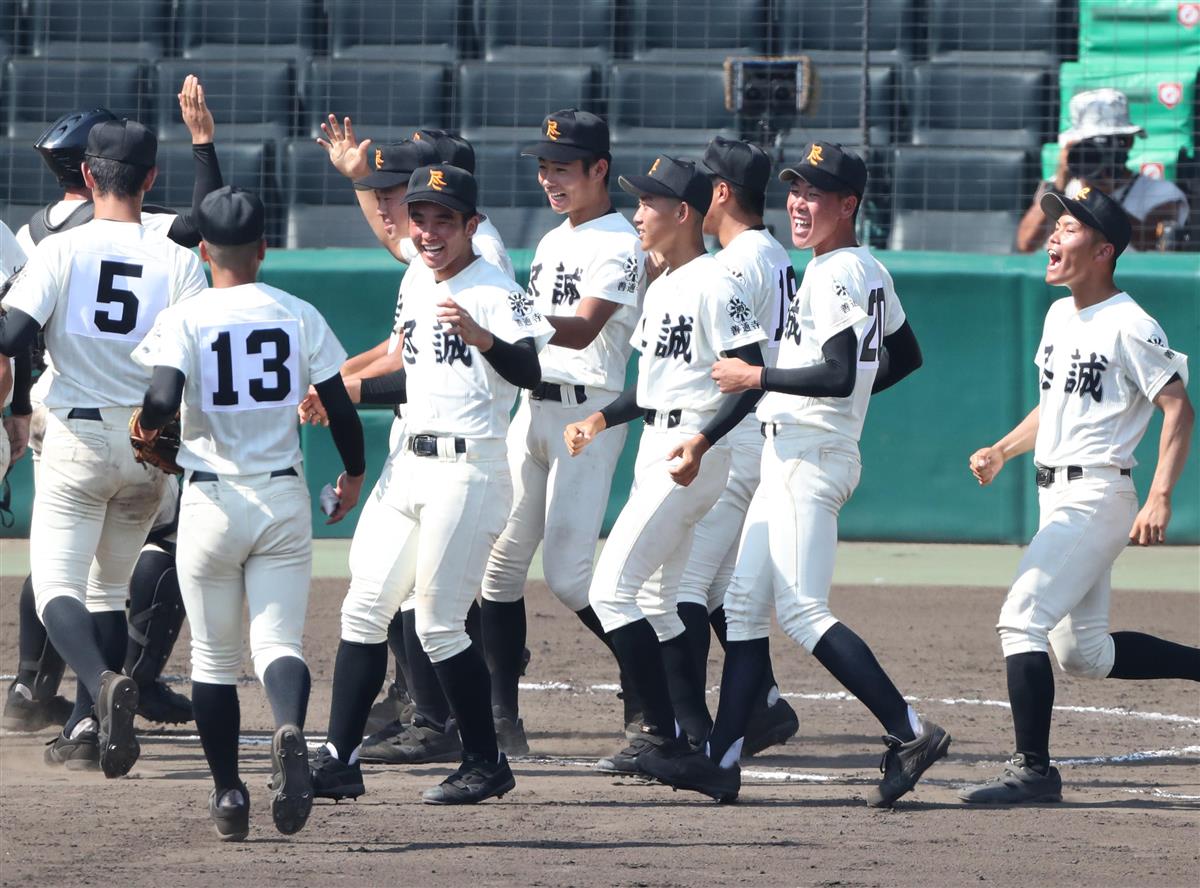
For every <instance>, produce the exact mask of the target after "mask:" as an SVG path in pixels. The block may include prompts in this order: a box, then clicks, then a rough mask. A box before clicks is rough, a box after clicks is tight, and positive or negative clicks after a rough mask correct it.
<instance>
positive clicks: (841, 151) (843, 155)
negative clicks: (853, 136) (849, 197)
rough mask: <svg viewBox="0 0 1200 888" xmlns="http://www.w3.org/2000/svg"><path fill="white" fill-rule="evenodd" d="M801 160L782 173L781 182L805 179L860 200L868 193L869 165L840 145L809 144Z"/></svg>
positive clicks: (831, 143)
mask: <svg viewBox="0 0 1200 888" xmlns="http://www.w3.org/2000/svg"><path fill="white" fill-rule="evenodd" d="M801 157H802V159H801V160H800V162H799V163H793V164H791V165H790V166H788V167H786V168H785V169H784V170H783V171H782V172H780V174H779V181H781V182H790V181H792V179H803V180H804V181H805V182H808V183H809V184H810V185H815V186H816V187H817V188H820V189H821V190H822V191H850V192H853V193H854V194H857V195H858V196H859V197H860V198H861V197H862V196H863V192H864V191H866V190H867V165H866V163H865V162H864V161H863V159H862V158H861V157H859V156H858V155H857V154H855V153H854V152H853V151H850V150H848V149H846V148H843V147H842V146H841V145H839V144H837V143H836V142H809V143H808V144H807V145H805V146H804V153H803V154H802V155H801Z"/></svg>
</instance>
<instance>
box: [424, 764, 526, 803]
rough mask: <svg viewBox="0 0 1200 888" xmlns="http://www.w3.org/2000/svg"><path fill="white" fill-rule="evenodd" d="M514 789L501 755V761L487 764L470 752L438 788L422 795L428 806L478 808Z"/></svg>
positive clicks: (514, 784)
mask: <svg viewBox="0 0 1200 888" xmlns="http://www.w3.org/2000/svg"><path fill="white" fill-rule="evenodd" d="M516 785H517V781H516V779H515V778H514V777H513V772H512V769H511V768H510V767H509V766H508V758H507V757H506V756H505V755H504V753H500V761H498V762H489V761H487V760H486V759H484V757H483V756H481V755H477V754H475V753H472V752H468V753H465V754H464V755H463V762H462V765H461V766H459V769H458V770H457V771H455V772H454V773H453V774H451V775H450V776H449V777H447V778H446V779H445V780H443V781H442V782H441V783H440V784H439V785H438V786H435V787H433V788H432V789H427V790H425V791H424V792H423V793H421V801H423V802H425V804H427V805H477V804H479V803H480V802H482V801H484V800H485V799H490V798H492V796H495V797H496V798H498V799H500V798H504V794H505V793H506V792H508V791H509V790H511V789H512V788H513V787H514V786H516Z"/></svg>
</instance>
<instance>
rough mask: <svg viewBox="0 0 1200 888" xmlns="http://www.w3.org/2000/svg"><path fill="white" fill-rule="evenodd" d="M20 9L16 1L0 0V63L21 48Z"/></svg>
mask: <svg viewBox="0 0 1200 888" xmlns="http://www.w3.org/2000/svg"><path fill="white" fill-rule="evenodd" d="M20 8H21V4H20V3H19V2H18V0H0V62H2V61H5V60H7V59H8V57H9V56H11V55H15V54H16V53H17V51H18V50H19V49H20V48H21V40H20V38H21V31H20V26H21V16H20Z"/></svg>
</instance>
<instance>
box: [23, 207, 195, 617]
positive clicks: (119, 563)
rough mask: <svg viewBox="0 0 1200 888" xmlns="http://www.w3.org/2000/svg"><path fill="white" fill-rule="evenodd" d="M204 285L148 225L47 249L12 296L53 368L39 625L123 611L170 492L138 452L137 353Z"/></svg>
mask: <svg viewBox="0 0 1200 888" xmlns="http://www.w3.org/2000/svg"><path fill="white" fill-rule="evenodd" d="M204 287H205V279H204V272H203V271H202V269H201V267H200V260H199V259H197V258H196V256H195V255H194V254H193V253H191V252H190V251H188V250H185V249H184V248H183V247H180V246H178V245H177V244H174V243H172V242H171V241H169V240H168V239H167V238H166V237H164V236H163V235H161V234H159V233H157V232H154V231H151V230H149V229H147V228H145V227H143V226H142V225H138V224H135V223H131V222H114V221H110V220H94V221H92V222H89V223H87V224H86V225H81V226H79V227H78V228H73V229H71V230H69V231H64V232H61V233H60V234H56V235H55V236H54V237H49V238H46V239H45V240H43V241H42V242H41V243H40V244H39V245H38V247H37V249H35V250H34V252H33V254H32V255H31V256H30V257H29V262H28V263H27V264H26V266H25V270H24V271H23V272H22V274H21V279H20V281H18V283H17V285H16V286H15V287H14V288H13V290H12V291H11V292H10V293H9V296H8V299H7V300H6V301H7V302H8V303H9V305H10V306H11V307H14V308H18V309H20V310H21V311H23V312H25V313H26V314H28V315H30V316H31V317H32V318H33V319H34V320H35V321H37V322H38V323H39V324H41V325H42V327H43V331H44V335H45V339H46V352H47V354H48V356H49V357H50V358H51V360H50V361H48V366H47V369H46V371H45V372H44V373H43V374H42V375H41V377H40V378H39V379H38V382H37V385H36V386H35V387H34V390H33V397H34V398H35V400H37V401H40V402H41V403H42V404H43V405H45V407H46V418H45V420H46V429H45V435H44V437H43V440H42V444H41V464H40V466H39V469H38V477H37V492H36V494H35V496H34V501H33V523H32V528H31V531H30V538H29V549H30V559H31V561H32V563H34V564H35V565H37V570H36V571H35V572H34V579H33V585H34V593H35V596H36V599H37V608H38V615H39V616H40V615H41V613H42V610H43V609H44V608H45V606H46V602H48V601H49V600H50V599H51V598H55V597H57V596H59V595H69V596H72V597H74V598H77V599H79V600H81V601H85V602H86V604H87V606H88V609H89V610H92V611H119V610H124V608H125V596H126V594H127V592H128V588H129V578H130V575H131V574H132V572H133V566H134V564H135V562H136V561H137V556H138V552H139V551H140V550H141V547H142V543H143V542H144V541H145V539H146V533H147V531H149V530H150V525H151V522H152V521H153V520H154V513H155V512H156V511H157V508H158V503H159V501H160V499H161V497H162V486H163V485H164V484H165V483H167V479H166V476H164V475H163V474H162V472H160V471H158V470H157V469H155V468H152V467H150V466H145V465H143V464H141V463H139V462H137V461H136V460H135V459H134V458H133V450H132V448H130V446H129V418H130V416H131V414H132V412H133V410H134V408H135V407H136V406H138V405H140V404H141V403H142V397H143V395H144V394H145V390H146V386H147V384H148V383H149V380H150V374H149V371H148V370H146V369H145V368H144V367H141V366H139V365H138V364H136V363H135V362H134V361H133V359H132V358H131V357H130V354H129V352H130V349H131V348H132V347H133V346H135V345H136V344H137V343H138V342H139V341H140V340H141V339H142V337H143V336H144V335H145V334H146V332H147V331H148V330H150V328H151V327H152V326H153V324H154V321H155V318H157V317H158V314H159V313H160V312H161V311H163V310H164V309H165V308H167V307H168V306H169V305H172V304H174V303H176V302H179V301H181V300H184V299H187V298H189V297H192V296H194V295H196V294H197V293H199V292H201V291H202V290H203V289H204ZM73 413H74V416H72V414H73ZM97 416H98V417H99V419H97V418H96V417H97ZM93 556H94V557H95V559H96V562H97V569H96V570H95V571H94V572H93V575H92V578H91V581H89V577H88V573H89V568H90V567H91V564H92V558H93Z"/></svg>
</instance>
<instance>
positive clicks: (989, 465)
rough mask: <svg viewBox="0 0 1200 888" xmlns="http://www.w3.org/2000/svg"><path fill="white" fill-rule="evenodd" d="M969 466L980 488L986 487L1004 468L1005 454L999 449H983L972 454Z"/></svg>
mask: <svg viewBox="0 0 1200 888" xmlns="http://www.w3.org/2000/svg"><path fill="white" fill-rule="evenodd" d="M967 465H968V467H969V468H970V469H971V474H972V475H974V476H975V480H976V481H978V482H979V484H980V486H981V487H986V486H987V485H988V484H991V483H992V479H993V478H995V477H996V475H998V474H999V473H1000V470H1001V469H1002V468H1004V453H1003V451H1001V450H1000V448H999V447H981V448H979V449H978V450H976V451H975V452H974V453H972V454H971V458H970V459H969V460H967Z"/></svg>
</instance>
